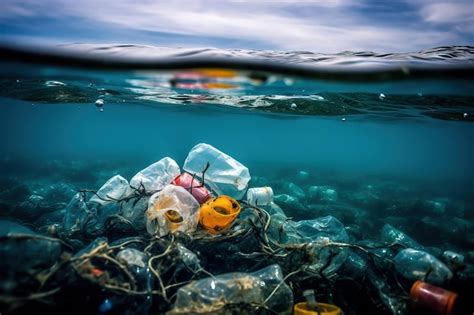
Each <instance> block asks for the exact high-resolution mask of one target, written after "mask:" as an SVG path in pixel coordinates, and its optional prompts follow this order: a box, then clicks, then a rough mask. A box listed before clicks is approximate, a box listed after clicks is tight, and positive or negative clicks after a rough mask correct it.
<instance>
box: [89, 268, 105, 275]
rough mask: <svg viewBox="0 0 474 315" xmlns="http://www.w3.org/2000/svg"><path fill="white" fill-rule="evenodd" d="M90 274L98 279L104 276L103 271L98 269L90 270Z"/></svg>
mask: <svg viewBox="0 0 474 315" xmlns="http://www.w3.org/2000/svg"><path fill="white" fill-rule="evenodd" d="M91 273H92V274H93V275H94V276H96V277H100V276H102V275H103V274H104V271H102V270H100V269H99V268H92V269H91Z"/></svg>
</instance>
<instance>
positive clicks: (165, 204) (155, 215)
mask: <svg viewBox="0 0 474 315" xmlns="http://www.w3.org/2000/svg"><path fill="white" fill-rule="evenodd" d="M198 209H199V203H198V202H197V201H196V199H195V198H194V197H193V196H192V195H191V194H190V193H189V192H188V191H187V190H186V189H184V188H183V187H180V186H175V185H168V186H166V187H165V188H163V190H162V191H160V192H158V193H156V194H154V195H153V196H151V198H150V201H149V203H148V210H147V211H146V228H147V231H148V233H150V234H155V233H156V234H158V235H160V236H163V235H166V234H168V233H170V232H177V231H181V232H186V233H192V232H194V231H195V230H196V226H197V223H198V219H199V217H198V216H199V213H198Z"/></svg>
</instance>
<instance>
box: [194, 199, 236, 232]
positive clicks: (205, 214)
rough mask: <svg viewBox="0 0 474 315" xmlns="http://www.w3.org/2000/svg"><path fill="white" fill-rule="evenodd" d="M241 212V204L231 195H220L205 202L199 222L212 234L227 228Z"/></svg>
mask: <svg viewBox="0 0 474 315" xmlns="http://www.w3.org/2000/svg"><path fill="white" fill-rule="evenodd" d="M239 213H240V204H239V203H238V202H237V201H236V200H235V199H233V198H231V197H229V196H224V195H222V196H219V197H217V198H213V199H209V200H208V201H207V202H205V203H204V204H203V205H202V206H201V209H200V212H199V223H200V224H201V225H202V227H203V228H204V229H205V230H207V231H208V232H209V233H211V234H218V233H220V232H222V231H224V230H226V229H227V228H228V227H229V226H230V225H231V224H232V222H234V220H235V219H236V218H237V216H238V215H239Z"/></svg>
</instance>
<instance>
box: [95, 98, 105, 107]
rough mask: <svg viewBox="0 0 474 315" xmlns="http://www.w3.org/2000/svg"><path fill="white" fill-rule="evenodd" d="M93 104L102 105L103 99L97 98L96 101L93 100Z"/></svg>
mask: <svg viewBox="0 0 474 315" xmlns="http://www.w3.org/2000/svg"><path fill="white" fill-rule="evenodd" d="M95 106H97V107H102V106H104V100H103V99H101V98H99V99H98V100H97V101H95Z"/></svg>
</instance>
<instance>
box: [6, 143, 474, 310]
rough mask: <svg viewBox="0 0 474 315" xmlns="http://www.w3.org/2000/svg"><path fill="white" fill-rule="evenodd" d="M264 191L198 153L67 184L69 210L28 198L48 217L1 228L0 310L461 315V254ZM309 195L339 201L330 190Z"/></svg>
mask: <svg viewBox="0 0 474 315" xmlns="http://www.w3.org/2000/svg"><path fill="white" fill-rule="evenodd" d="M298 178H299V179H300V180H301V181H305V180H307V179H308V174H307V173H305V172H300V173H299V174H298ZM255 182H256V183H258V180H253V181H251V177H250V172H249V170H248V168H247V167H245V166H244V165H243V164H241V163H240V162H238V161H237V160H235V159H234V158H232V157H230V156H229V155H227V154H225V153H223V152H221V151H219V150H218V149H216V148H214V147H212V146H210V145H208V144H198V145H196V146H195V147H194V148H192V150H191V151H190V152H189V154H188V156H187V158H186V160H185V162H184V165H183V168H182V170H181V169H180V167H179V166H178V164H177V163H176V162H175V161H174V160H173V159H172V158H170V157H165V158H163V159H161V160H159V161H157V162H156V163H154V164H152V165H150V166H148V167H147V168H145V169H143V170H142V171H140V172H138V173H137V174H136V175H135V176H133V177H132V178H131V179H130V181H128V180H127V179H126V178H124V177H122V176H120V175H115V176H113V177H112V178H110V179H109V180H108V181H106V182H105V184H103V185H102V187H100V188H99V189H98V190H91V189H82V190H79V191H78V192H74V191H71V190H70V189H69V188H67V186H64V185H63V186H61V185H60V184H59V185H58V186H55V187H53V188H51V190H52V191H57V192H62V193H56V195H59V196H69V197H70V198H71V199H70V200H69V201H68V202H67V203H66V202H64V203H62V204H60V205H59V206H58V205H53V206H51V205H48V200H47V197H48V195H47V194H45V196H46V198H45V197H41V196H40V195H37V196H36V197H34V196H32V197H30V199H31V200H30V199H29V201H28V202H30V203H31V205H30V207H32V209H36V210H38V209H41V207H44V209H46V208H47V209H48V211H47V212H46V214H45V215H44V216H40V217H39V218H37V219H36V221H35V222H36V223H35V225H34V228H33V227H32V228H30V227H27V226H25V225H21V224H18V223H16V222H14V221H10V220H0V255H1V256H0V257H2V259H0V267H1V268H0V276H1V282H0V307H1V308H0V311H2V312H3V311H4V312H6V314H15V313H24V312H28V311H32V310H35V312H48V311H51V310H55V311H58V310H59V311H60V310H71V309H77V310H87V311H89V312H92V313H98V314H163V313H167V314H190V313H192V314H255V313H258V314H292V313H293V312H294V314H318V313H319V314H334V315H336V314H342V312H344V314H362V313H364V314H375V313H377V314H409V313H410V314H425V313H426V314H445V315H449V314H455V313H456V312H460V310H461V307H462V306H460V305H461V303H460V302H462V294H460V295H459V296H458V292H454V291H456V288H466V287H467V288H469V286H470V285H472V280H473V278H472V273H467V272H464V270H465V269H466V265H465V262H464V256H463V255H461V254H459V253H456V252H455V251H445V252H442V253H438V252H435V251H433V250H432V249H430V248H425V247H424V246H423V245H421V244H420V243H418V242H417V241H416V240H414V239H412V238H411V237H410V236H408V235H406V234H405V233H403V232H402V231H400V230H398V229H396V228H395V227H394V226H392V225H390V224H386V225H385V226H384V227H383V228H382V230H381V236H380V240H367V239H365V240H363V239H356V238H355V237H354V233H348V232H350V231H351V228H350V227H347V226H346V227H345V226H344V225H343V223H342V222H341V221H340V220H338V219H337V218H336V217H335V216H332V215H326V216H319V217H313V218H309V219H305V220H294V219H293V218H292V216H293V214H292V211H293V209H295V208H296V209H297V208H298V205H297V204H298V202H299V201H298V198H301V197H303V196H306V194H307V193H306V192H305V191H304V190H302V189H301V188H300V187H299V186H297V185H296V184H294V183H288V184H287V189H286V191H287V192H289V193H290V194H279V195H275V199H274V191H273V189H272V188H271V187H260V186H259V185H253V184H254V183H255ZM253 186H255V187H253ZM308 195H309V196H308V197H309V198H312V199H318V200H322V201H334V200H337V198H338V192H337V191H336V190H335V189H334V188H332V187H328V186H310V187H309V189H308ZM295 205H296V206H295ZM433 207H438V208H440V206H437V205H436V204H433ZM26 208H27V209H28V207H26ZM32 211H33V210H32ZM439 211H442V209H441V210H439ZM335 213H337V211H335ZM35 229H36V230H35ZM308 292H309V293H308ZM354 295H357V296H354ZM335 305H337V306H335ZM461 312H462V310H461Z"/></svg>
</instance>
